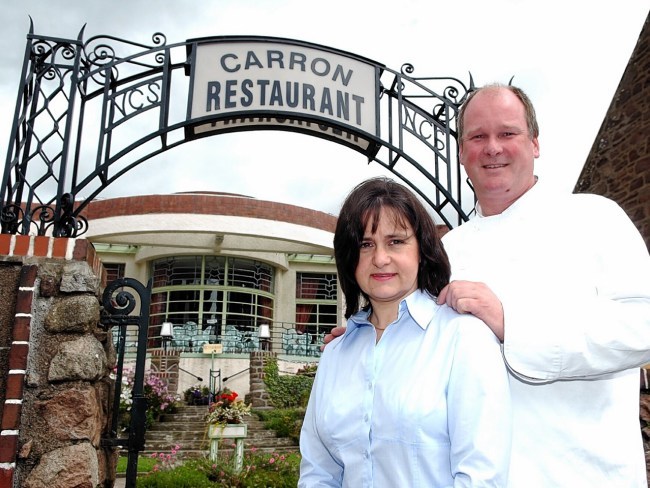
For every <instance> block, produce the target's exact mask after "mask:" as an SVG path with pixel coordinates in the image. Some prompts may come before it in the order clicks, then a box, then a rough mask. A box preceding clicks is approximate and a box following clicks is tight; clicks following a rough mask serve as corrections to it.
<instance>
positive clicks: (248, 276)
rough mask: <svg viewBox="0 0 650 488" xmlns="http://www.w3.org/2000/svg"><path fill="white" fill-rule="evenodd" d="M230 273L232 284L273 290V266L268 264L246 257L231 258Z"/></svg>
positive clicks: (230, 282) (229, 278) (229, 279)
mask: <svg viewBox="0 0 650 488" xmlns="http://www.w3.org/2000/svg"><path fill="white" fill-rule="evenodd" d="M228 274H229V277H228V281H229V284H230V286H240V287H243V288H253V289H255V290H261V291H272V287H273V279H272V276H273V274H272V268H271V267H270V266H269V265H267V264H262V263H258V262H256V261H248V260H244V259H231V260H230V270H229V273H228Z"/></svg>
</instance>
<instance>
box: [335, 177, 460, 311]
mask: <svg viewBox="0 0 650 488" xmlns="http://www.w3.org/2000/svg"><path fill="white" fill-rule="evenodd" d="M383 208H387V209H390V210H392V211H393V212H394V213H395V217H396V219H397V223H398V224H402V225H404V224H406V222H408V223H409V224H410V225H411V227H412V228H413V233H414V235H415V237H416V239H417V242H418V247H419V251H420V265H419V267H418V289H420V290H422V291H427V292H428V293H429V294H430V295H431V296H436V295H438V293H440V290H442V288H443V287H444V286H445V285H446V284H447V283H448V282H449V275H450V266H449V259H448V258H447V253H446V252H445V250H444V248H443V247H442V243H441V242H440V238H439V237H438V233H437V232H436V226H435V223H434V222H433V219H432V218H431V216H430V215H429V213H428V212H427V211H426V209H425V208H424V205H422V203H420V201H419V200H418V199H417V198H416V196H415V195H414V194H413V193H412V192H411V191H410V190H408V189H406V188H405V187H404V186H402V185H400V184H398V183H396V182H395V181H393V180H391V179H390V178H384V177H380V178H371V179H369V180H366V181H364V182H362V183H360V184H359V185H357V186H356V187H355V188H354V189H353V190H352V191H351V192H350V194H349V195H348V196H347V198H346V199H345V202H343V207H341V212H340V213H339V217H338V220H337V222H336V231H335V232H334V257H335V258H336V268H337V271H338V279H339V285H340V286H341V290H343V295H344V296H345V304H346V306H345V318H349V317H350V316H351V315H352V314H354V313H356V312H357V311H358V310H359V309H360V308H361V307H364V308H365V307H368V306H369V304H370V302H369V300H368V296H367V295H366V294H365V293H363V291H362V290H361V288H360V287H359V284H358V283H357V280H356V278H355V276H354V275H355V272H356V269H357V265H358V264H359V252H360V251H359V250H360V248H361V243H362V241H363V235H364V232H365V230H366V226H367V225H368V222H372V224H371V225H372V227H371V228H372V232H373V233H374V232H375V231H376V230H377V226H378V225H379V215H380V213H381V210H382V209H383ZM361 297H363V302H362V303H360V300H361Z"/></svg>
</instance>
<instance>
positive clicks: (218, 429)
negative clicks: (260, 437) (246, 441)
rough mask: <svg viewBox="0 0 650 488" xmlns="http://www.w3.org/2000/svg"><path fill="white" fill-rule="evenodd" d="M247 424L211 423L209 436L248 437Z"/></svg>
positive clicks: (219, 437)
mask: <svg viewBox="0 0 650 488" xmlns="http://www.w3.org/2000/svg"><path fill="white" fill-rule="evenodd" d="M247 431H248V425H247V424H225V425H224V424H209V426H208V437H209V438H210V439H237V438H242V437H246V434H247Z"/></svg>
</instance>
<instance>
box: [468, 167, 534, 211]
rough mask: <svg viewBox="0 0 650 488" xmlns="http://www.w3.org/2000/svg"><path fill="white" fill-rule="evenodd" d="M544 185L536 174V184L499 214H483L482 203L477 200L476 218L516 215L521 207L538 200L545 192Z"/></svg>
mask: <svg viewBox="0 0 650 488" xmlns="http://www.w3.org/2000/svg"><path fill="white" fill-rule="evenodd" d="M542 186H543V185H541V184H540V179H539V177H538V176H535V184H534V185H533V186H532V187H531V188H530V189H529V190H528V191H526V193H524V194H523V195H522V196H520V197H519V198H518V199H517V200H515V201H514V202H513V204H512V205H510V206H509V207H508V208H506V209H505V210H504V211H503V212H501V213H500V214H497V215H487V216H486V215H483V212H482V210H481V204H480V203H478V202H476V207H475V208H474V209H475V211H476V212H475V215H476V218H480V219H487V218H491V217H497V216H501V215H503V216H507V215H514V214H516V213H518V212H519V211H520V210H521V209H525V208H527V207H528V206H529V205H531V203H532V202H536V201H537V200H538V198H540V197H539V196H540V195H541V194H542V193H543V190H540V188H541V187H542Z"/></svg>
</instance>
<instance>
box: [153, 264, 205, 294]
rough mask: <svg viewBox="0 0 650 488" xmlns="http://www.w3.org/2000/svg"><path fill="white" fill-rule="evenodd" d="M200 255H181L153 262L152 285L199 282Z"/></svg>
mask: <svg viewBox="0 0 650 488" xmlns="http://www.w3.org/2000/svg"><path fill="white" fill-rule="evenodd" d="M200 276H201V256H182V257H174V258H165V259H160V260H158V261H155V262H154V267H153V278H154V283H153V286H154V287H159V286H173V285H191V284H198V283H200Z"/></svg>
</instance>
